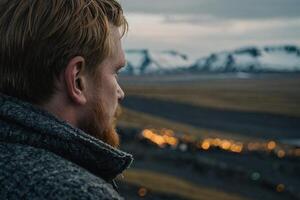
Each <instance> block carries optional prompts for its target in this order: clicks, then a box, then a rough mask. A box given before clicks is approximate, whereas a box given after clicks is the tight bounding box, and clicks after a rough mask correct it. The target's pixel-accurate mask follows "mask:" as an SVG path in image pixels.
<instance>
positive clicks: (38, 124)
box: [0, 94, 133, 181]
mask: <svg viewBox="0 0 300 200" xmlns="http://www.w3.org/2000/svg"><path fill="white" fill-rule="evenodd" d="M0 132H1V134H0V141H5V142H10V143H19V144H25V145H30V146H33V147H36V148H41V149H45V150H47V151H50V152H52V153H55V154H57V155H59V156H61V157H63V158H65V159H67V160H70V161H72V162H74V163H76V164H77V165H79V166H81V167H83V168H85V169H87V170H88V171H90V172H91V173H93V174H95V175H97V176H100V177H102V178H103V179H105V180H107V181H111V180H112V179H114V178H115V177H116V176H117V175H118V174H120V173H122V171H123V170H125V169H126V168H128V167H129V166H130V164H131V162H132V161H133V158H132V155H130V154H127V153H125V152H123V151H121V150H118V149H116V148H113V147H112V146H110V145H108V144H106V143H104V142H102V141H100V140H98V139H96V138H94V137H92V136H90V135H88V134H86V133H84V132H83V131H81V130H80V129H77V128H75V127H72V126H71V125H70V124H68V123H67V122H65V121H61V120H60V119H58V118H56V117H55V116H53V115H52V114H50V113H48V112H46V111H44V110H41V109H39V108H37V107H35V106H33V105H31V104H29V103H26V102H22V101H20V100H18V99H16V98H13V97H9V96H6V95H3V94H0Z"/></svg>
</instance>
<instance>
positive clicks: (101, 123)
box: [79, 98, 121, 147]
mask: <svg viewBox="0 0 300 200" xmlns="http://www.w3.org/2000/svg"><path fill="white" fill-rule="evenodd" d="M88 111H89V113H90V114H89V117H87V118H85V119H83V120H82V121H81V122H80V123H79V128H80V129H81V130H83V131H84V132H85V133H87V134H89V135H91V136H93V137H95V138H97V139H100V140H102V141H103V142H105V143H107V144H109V145H111V146H113V147H119V144H120V139H119V135H118V133H117V132H116V123H117V118H118V117H119V115H120V114H121V108H120V106H119V105H118V106H117V108H116V111H115V113H114V115H113V116H109V114H108V113H107V111H106V109H105V107H104V106H103V105H102V103H101V100H100V101H99V98H98V101H93V102H91V104H90V106H89V108H88Z"/></svg>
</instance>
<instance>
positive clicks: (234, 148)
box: [230, 143, 243, 153]
mask: <svg viewBox="0 0 300 200" xmlns="http://www.w3.org/2000/svg"><path fill="white" fill-rule="evenodd" d="M242 150H243V144H242V143H237V144H232V145H231V147H230V151H232V152H235V153H241V152H242Z"/></svg>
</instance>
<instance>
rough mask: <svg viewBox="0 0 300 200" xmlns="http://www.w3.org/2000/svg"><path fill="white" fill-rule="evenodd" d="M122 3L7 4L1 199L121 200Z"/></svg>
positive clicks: (3, 6) (34, 0)
mask: <svg viewBox="0 0 300 200" xmlns="http://www.w3.org/2000/svg"><path fill="white" fill-rule="evenodd" d="M126 30H127V22H126V20H125V18H124V16H123V11H122V8H121V6H120V5H119V3H118V2H116V1H115V0H0V93H1V94H0V199H122V198H121V197H120V195H119V194H118V193H117V192H116V185H115V184H114V179H115V178H116V176H117V175H119V174H121V173H122V171H123V170H124V169H126V168H128V166H129V165H130V163H131V162H132V156H131V155H129V154H127V153H125V152H122V151H120V150H118V149H117V148H116V147H118V145H119V138H118V135H117V133H116V131H115V128H114V124H115V120H116V119H115V118H116V112H117V107H118V101H119V100H121V99H122V98H124V92H123V91H122V89H121V88H120V86H119V84H118V82H117V74H118V71H119V70H120V68H122V67H123V66H124V65H125V58H124V52H123V50H122V47H121V41H120V40H121V37H122V36H123V34H124V33H125V32H126Z"/></svg>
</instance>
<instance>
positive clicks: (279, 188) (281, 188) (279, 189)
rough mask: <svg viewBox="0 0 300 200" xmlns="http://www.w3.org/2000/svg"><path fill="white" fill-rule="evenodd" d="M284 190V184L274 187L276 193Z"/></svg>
mask: <svg viewBox="0 0 300 200" xmlns="http://www.w3.org/2000/svg"><path fill="white" fill-rule="evenodd" d="M284 189H285V185H284V184H278V185H277V186H276V191H277V192H283V191H284Z"/></svg>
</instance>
